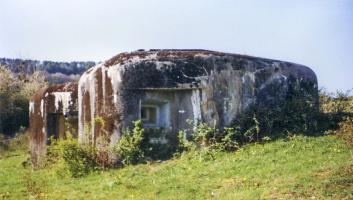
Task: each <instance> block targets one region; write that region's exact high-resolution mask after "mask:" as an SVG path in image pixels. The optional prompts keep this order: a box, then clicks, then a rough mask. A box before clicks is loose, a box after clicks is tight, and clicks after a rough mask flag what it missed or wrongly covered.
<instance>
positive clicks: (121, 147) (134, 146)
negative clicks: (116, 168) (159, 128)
mask: <svg viewBox="0 0 353 200" xmlns="http://www.w3.org/2000/svg"><path fill="white" fill-rule="evenodd" d="M133 123H134V128H133V129H132V131H131V130H129V129H127V130H125V131H124V132H123V135H122V136H121V138H120V140H119V142H118V144H117V145H116V148H115V152H116V153H117V154H118V156H119V157H120V159H121V162H122V164H123V165H130V164H137V163H141V162H144V161H145V159H146V157H145V154H144V151H143V149H142V141H143V139H144V129H143V128H142V123H141V120H138V121H134V122H133Z"/></svg>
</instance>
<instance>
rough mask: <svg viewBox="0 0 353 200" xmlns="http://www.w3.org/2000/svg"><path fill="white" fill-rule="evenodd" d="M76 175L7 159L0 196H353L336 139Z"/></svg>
mask: <svg viewBox="0 0 353 200" xmlns="http://www.w3.org/2000/svg"><path fill="white" fill-rule="evenodd" d="M198 155H199V154H195V153H189V154H185V155H183V156H182V157H181V158H178V159H174V160H170V161H166V162H161V163H150V164H141V165H136V166H129V167H126V168H123V169H112V170H108V171H105V172H96V173H92V174H90V175H89V176H86V177H83V178H77V179H75V178H70V177H69V176H68V175H65V174H62V173H60V170H58V169H57V167H54V168H51V169H42V170H37V171H32V170H30V169H29V168H24V167H23V166H22V162H23V161H24V160H26V159H27V155H26V154H25V153H24V152H12V153H11V154H8V155H7V156H6V157H2V158H1V159H0V170H1V171H0V199H1V198H2V197H4V198H5V199H28V198H30V199H31V198H32V199H36V198H37V199H40V198H42V199H45V198H47V199H344V198H346V199H352V198H353V165H352V164H353V157H352V152H351V150H350V149H349V148H348V146H346V145H345V144H344V142H342V141H341V140H339V139H337V138H336V137H334V136H323V137H303V136H299V137H295V138H293V139H291V140H290V141H281V140H280V141H274V142H271V143H267V144H264V145H262V144H252V145H248V146H246V147H244V148H242V149H241V150H240V151H238V152H235V153H216V154H215V160H210V161H202V159H199V157H198Z"/></svg>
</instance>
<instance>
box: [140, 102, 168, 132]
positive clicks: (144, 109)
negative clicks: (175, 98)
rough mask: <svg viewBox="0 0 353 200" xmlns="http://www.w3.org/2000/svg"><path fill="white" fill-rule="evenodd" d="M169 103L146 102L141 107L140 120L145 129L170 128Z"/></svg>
mask: <svg viewBox="0 0 353 200" xmlns="http://www.w3.org/2000/svg"><path fill="white" fill-rule="evenodd" d="M169 115H170V110H169V103H168V102H161V101H156V100H144V101H142V102H141V106H140V119H141V121H142V125H143V127H145V128H167V127H169V126H170V116H169Z"/></svg>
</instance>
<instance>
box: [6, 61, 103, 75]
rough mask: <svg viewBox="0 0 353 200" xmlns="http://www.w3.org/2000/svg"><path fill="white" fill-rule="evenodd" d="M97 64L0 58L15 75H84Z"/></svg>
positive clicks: (90, 62)
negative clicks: (36, 73)
mask: <svg viewBox="0 0 353 200" xmlns="http://www.w3.org/2000/svg"><path fill="white" fill-rule="evenodd" d="M95 64H96V63H95V62H92V61H88V62H76V61H75V62H54V61H38V60H27V59H12V58H0V65H3V66H6V67H7V68H8V69H10V70H11V71H12V72H14V73H25V74H33V73H34V72H35V71H44V72H48V73H50V74H54V73H62V74H65V75H72V74H82V73H83V72H84V71H86V70H87V69H89V68H90V67H92V66H94V65H95Z"/></svg>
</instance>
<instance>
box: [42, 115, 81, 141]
mask: <svg viewBox="0 0 353 200" xmlns="http://www.w3.org/2000/svg"><path fill="white" fill-rule="evenodd" d="M77 124H78V113H77V112H74V113H71V114H65V115H64V114H62V113H48V115H47V135H48V141H47V144H50V138H52V137H53V138H54V139H59V138H64V137H65V136H66V134H67V131H69V132H70V134H72V136H73V137H76V136H77V128H78V125H77Z"/></svg>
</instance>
